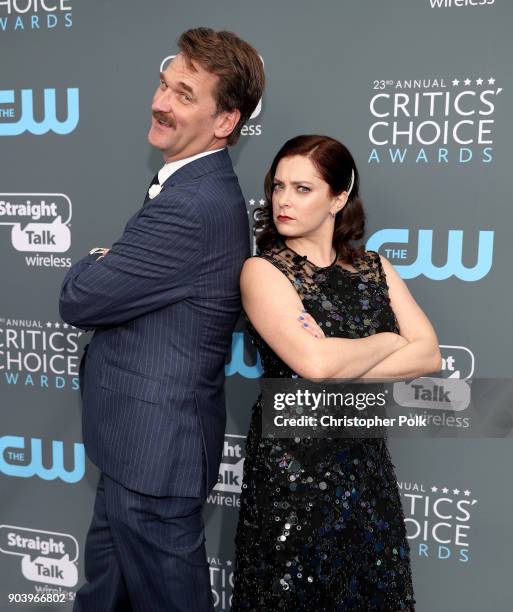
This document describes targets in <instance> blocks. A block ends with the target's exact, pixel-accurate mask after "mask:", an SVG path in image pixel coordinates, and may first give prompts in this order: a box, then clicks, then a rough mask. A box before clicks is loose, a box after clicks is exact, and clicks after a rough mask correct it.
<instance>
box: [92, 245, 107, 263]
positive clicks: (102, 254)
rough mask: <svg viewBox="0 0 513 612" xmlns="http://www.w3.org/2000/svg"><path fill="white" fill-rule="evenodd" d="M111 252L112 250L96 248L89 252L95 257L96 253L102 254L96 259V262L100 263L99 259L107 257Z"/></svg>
mask: <svg viewBox="0 0 513 612" xmlns="http://www.w3.org/2000/svg"><path fill="white" fill-rule="evenodd" d="M109 251H110V249H107V248H106V247H95V248H94V249H91V250H90V251H89V255H95V254H96V253H98V254H100V256H99V257H97V258H96V261H98V259H101V258H102V257H105V255H107V253H108V252H109Z"/></svg>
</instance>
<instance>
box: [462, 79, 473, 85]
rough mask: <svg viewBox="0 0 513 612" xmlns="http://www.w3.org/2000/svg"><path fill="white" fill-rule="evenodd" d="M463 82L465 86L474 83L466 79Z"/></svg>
mask: <svg viewBox="0 0 513 612" xmlns="http://www.w3.org/2000/svg"><path fill="white" fill-rule="evenodd" d="M463 82H464V83H465V85H470V83H471V82H472V81H471V80H470V79H465V80H464V81H463Z"/></svg>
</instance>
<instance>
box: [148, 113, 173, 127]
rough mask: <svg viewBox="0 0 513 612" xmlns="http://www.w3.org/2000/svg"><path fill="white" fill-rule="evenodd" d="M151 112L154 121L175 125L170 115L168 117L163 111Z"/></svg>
mask: <svg viewBox="0 0 513 612" xmlns="http://www.w3.org/2000/svg"><path fill="white" fill-rule="evenodd" d="M152 114H153V118H154V119H155V120H156V121H162V122H163V123H167V125H169V126H170V127H172V128H174V127H176V123H175V122H174V119H172V118H171V117H168V116H167V115H165V114H164V113H159V112H154V113H152Z"/></svg>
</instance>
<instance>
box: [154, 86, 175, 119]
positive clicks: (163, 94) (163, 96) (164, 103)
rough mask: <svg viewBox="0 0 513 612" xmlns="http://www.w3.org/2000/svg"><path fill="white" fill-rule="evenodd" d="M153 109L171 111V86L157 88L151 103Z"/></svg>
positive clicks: (163, 111)
mask: <svg viewBox="0 0 513 612" xmlns="http://www.w3.org/2000/svg"><path fill="white" fill-rule="evenodd" d="M151 109H152V110H153V111H157V112H161V113H169V112H170V111H171V93H170V90H169V88H168V89H166V90H164V91H161V89H160V88H159V89H157V91H156V92H155V95H154V96H153V100H152V103H151Z"/></svg>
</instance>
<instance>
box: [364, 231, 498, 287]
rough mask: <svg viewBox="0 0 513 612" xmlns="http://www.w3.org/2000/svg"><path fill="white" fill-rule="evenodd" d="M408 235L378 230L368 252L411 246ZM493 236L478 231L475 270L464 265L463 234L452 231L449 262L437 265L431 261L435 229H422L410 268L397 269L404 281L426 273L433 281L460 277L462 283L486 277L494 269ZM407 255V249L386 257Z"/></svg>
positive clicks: (448, 249)
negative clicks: (415, 256)
mask: <svg viewBox="0 0 513 612" xmlns="http://www.w3.org/2000/svg"><path fill="white" fill-rule="evenodd" d="M409 234H410V232H409V230H407V229H382V230H378V231H377V232H375V233H374V234H373V235H372V236H371V237H370V238H369V240H368V241H367V244H366V249H367V250H370V251H379V249H380V248H381V247H382V246H383V245H386V244H393V245H395V244H408V242H409ZM493 236H494V232H493V231H480V232H479V241H478V247H477V257H476V265H475V266H474V267H473V268H467V267H466V266H464V265H463V263H462V256H463V231H462V230H449V237H448V243H447V262H446V263H445V265H443V266H435V265H433V262H432V256H433V230H427V229H421V230H419V238H418V249H417V259H416V260H415V261H414V262H413V263H411V264H408V265H396V266H395V268H396V270H397V271H398V272H399V274H400V275H401V277H402V278H404V279H409V278H415V277H417V276H420V275H421V274H423V275H424V276H426V277H427V278H431V279H432V280H445V279H447V278H450V277H451V276H457V277H458V278H459V279H461V280H463V281H477V280H479V279H481V278H483V277H484V276H486V275H487V274H488V272H489V271H490V269H491V267H492V258H493ZM389 253H391V255H389ZM396 253H399V255H397V254H396ZM401 253H403V254H402V255H401ZM405 253H406V251H405V250H400V249H397V248H394V249H391V248H388V249H385V255H386V256H387V257H390V256H392V257H398V256H399V257H405Z"/></svg>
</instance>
